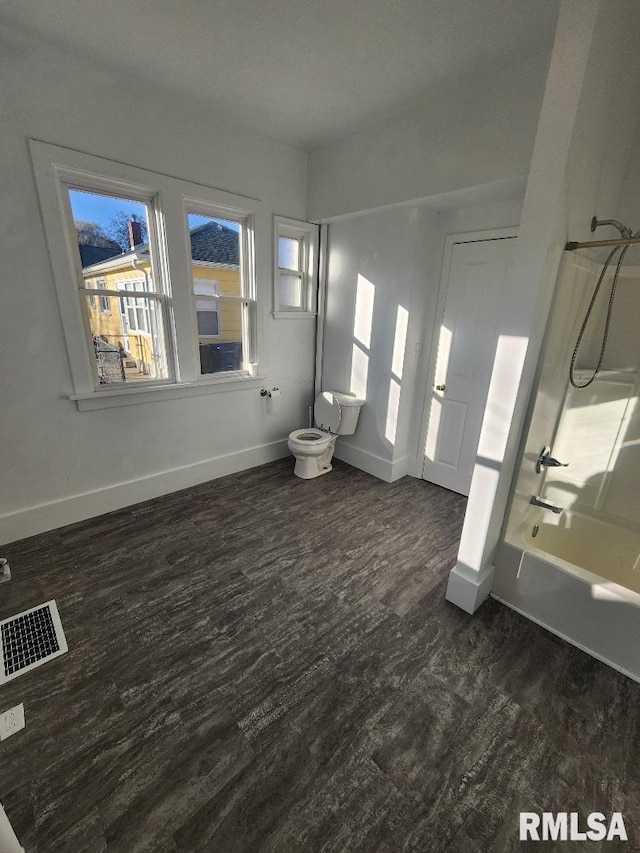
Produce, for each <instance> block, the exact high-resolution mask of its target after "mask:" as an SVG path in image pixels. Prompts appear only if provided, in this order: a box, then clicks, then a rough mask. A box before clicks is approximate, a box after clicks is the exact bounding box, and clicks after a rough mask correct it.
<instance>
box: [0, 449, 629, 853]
mask: <svg viewBox="0 0 640 853" xmlns="http://www.w3.org/2000/svg"><path fill="white" fill-rule="evenodd" d="M292 467H293V466H292V460H283V461H281V462H276V463H273V464H271V465H267V466H264V467H262V468H256V469H253V470H251V471H246V472H243V473H241V474H236V475H233V476H230V477H226V478H224V479H220V480H216V481H214V482H211V483H208V484H205V485H202V486H199V487H196V488H193V489H189V490H187V491H183V492H180V493H177V494H173V495H168V496H166V497H163V498H161V499H158V500H154V501H150V502H147V503H144V504H140V505H138V506H134V507H131V508H129V509H127V510H122V511H120V512H116V513H112V514H110V515H108V516H104V517H101V518H98V519H94V520H92V521H88V522H83V523H81V524H76V525H73V526H71V527H67V528H64V529H61V530H57V531H54V532H52V533H48V534H44V535H42V536H38V537H34V538H32V539H29V540H24V541H22V542H18V543H14V544H13V545H9V546H6V547H4V548H3V549H2V553H3V555H4V556H7V557H9V559H10V562H11V566H12V569H13V575H14V580H13V581H12V582H11V583H10V584H7V585H4V586H0V618H6V617H7V616H10V615H12V614H14V613H17V612H19V611H20V610H23V609H26V608H28V607H32V606H35V605H37V604H39V603H41V602H44V601H46V600H48V599H50V598H55V599H56V600H57V602H58V607H59V610H60V614H61V617H62V621H63V624H64V627H65V631H66V635H67V640H68V643H69V652H68V654H66V655H64V656H62V657H60V658H58V659H56V660H54V661H51V662H49V663H47V664H45V665H43V666H42V667H40V668H39V669H36V670H34V671H33V672H30V673H27V674H25V675H23V676H20V677H19V678H17V679H16V680H15V681H13V682H10V683H9V684H7V685H5V686H3V687H2V688H0V711H4V710H6V709H7V708H9V707H11V706H13V705H14V704H16V703H18V702H24V705H25V711H26V729H25V731H23V732H20V733H19V734H17V735H15V736H13V737H12V738H10V739H8V740H5V741H3V742H2V744H0V766H1V770H0V800H2V802H3V803H4V805H5V808H6V810H7V813H8V815H9V817H10V819H11V821H12V823H13V825H14V828H15V830H16V832H17V833H18V837H19V838H20V839H21V842H22V843H23V845H24V846H25V848H26V850H27V851H28V853H58V851H61V853H63V851H69V853H98V851H105V850H108V851H113V853H116V851H118V853H139V851H153V853H169V851H181V853H199V851H202V852H203V853H263V851H264V853H266V852H267V851H269V853H290V851H291V853H293V851H296V853H314V851H323V853H347V851H349V852H351V851H363V853H400V852H401V851H415V853H429V851H435V853H441V851H452V853H467V851H469V853H471V851H473V853H478V851H491V852H492V853H494V852H495V853H501V851H512V850H526V849H534V850H535V849H537V846H538V845H536V846H534V845H533V844H530V843H529V844H526V843H525V844H521V843H519V841H518V813H519V811H521V810H523V811H543V810H552V811H558V810H561V811H579V812H581V813H583V814H586V813H588V812H591V811H601V812H604V813H606V814H610V813H611V812H612V811H621V812H622V813H623V815H624V817H625V821H626V826H627V830H628V832H629V843H627V844H622V843H616V842H610V843H607V842H603V843H602V844H600V843H591V842H583V843H577V844H575V843H574V844H572V843H571V842H567V843H566V844H562V845H559V849H562V850H565V849H566V850H573V849H577V850H580V851H587V850H600V849H601V850H603V851H615V850H626V851H629V850H637V849H639V847H638V844H639V839H640V835H639V830H638V827H639V826H640V727H639V715H640V685H638V684H636V683H634V682H632V681H630V680H628V679H627V678H625V677H623V676H622V675H619V674H618V673H616V672H614V671H613V670H611V669H609V668H607V667H606V666H604V665H602V664H599V663H598V662H596V661H595V660H593V659H592V658H590V657H588V656H587V655H585V654H583V653H582V652H580V651H578V650H577V649H575V648H573V647H571V646H569V645H567V644H565V643H563V642H562V641H560V640H558V639H556V638H555V637H553V636H551V635H550V634H548V633H547V632H545V631H544V630H542V629H541V628H538V627H537V626H535V625H533V624H532V623H531V622H528V621H527V620H525V619H524V618H522V617H520V616H518V615H517V614H515V613H513V612H511V611H510V610H508V609H507V608H506V607H503V606H501V605H499V604H497V603H496V602H494V601H492V600H489V601H487V602H485V604H483V606H482V607H481V609H480V610H479V612H478V613H477V614H476V616H475V617H470V616H468V615H466V614H465V613H463V612H462V611H460V610H458V609H457V608H456V607H454V606H452V605H450V604H448V603H447V602H445V600H444V590H445V586H446V576H447V572H448V570H449V569H450V567H451V566H452V565H453V563H454V561H455V554H456V550H457V541H458V537H459V535H460V529H461V523H462V517H463V513H464V506H465V502H464V499H463V498H461V497H460V496H458V495H455V494H453V493H451V492H448V491H446V490H444V489H440V488H438V487H437V486H434V485H431V484H429V483H426V482H424V481H419V480H414V479H410V478H405V479H403V480H401V481H399V482H396V483H394V484H385V483H382V482H380V481H378V480H375V479H374V478H372V477H370V476H368V475H367V474H364V473H362V472H360V471H356V470H355V469H352V468H349V467H348V466H346V465H344V464H341V463H336V466H335V469H334V471H333V472H332V473H331V474H329V475H328V476H325V477H321V478H319V479H317V480H311V481H306V482H305V481H301V480H298V479H297V478H295V477H294V476H293V474H292ZM629 641H630V642H638V638H637V637H634V638H630V639H629ZM543 846H544V845H543ZM546 846H547V847H549V846H550V845H546ZM554 849H555V847H554Z"/></svg>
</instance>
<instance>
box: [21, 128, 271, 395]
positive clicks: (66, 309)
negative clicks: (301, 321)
mask: <svg viewBox="0 0 640 853" xmlns="http://www.w3.org/2000/svg"><path fill="white" fill-rule="evenodd" d="M31 152H32V158H33V163H34V170H35V174H36V181H37V184H38V190H39V194H40V200H41V207H42V212H43V218H44V224H45V231H46V235H47V242H48V245H49V252H50V256H51V261H52V266H53V273H54V280H55V285H56V293H57V297H58V302H59V305H60V313H61V317H62V323H63V329H64V335H65V343H66V349H67V353H68V356H69V364H70V368H71V375H72V379H73V385H74V394H72V395H71V396H72V398H73V399H75V400H77V401H78V406H79V408H81V409H85V408H102V407H105V406H113V405H123V404H129V403H132V402H141V401H143V400H149V399H156V398H157V399H161V398H162V397H163V396H167V395H171V396H180V395H181V394H183V393H184V394H192V393H208V392H209V391H215V390H220V388H221V386H222V385H224V387H225V389H228V388H229V387H235V386H233V383H238V387H242V386H243V385H245V384H246V382H247V381H250V382H251V381H253V380H255V379H256V377H257V375H258V369H257V368H258V357H257V353H258V342H257V340H256V327H257V323H256V307H257V306H256V284H255V273H254V270H255V259H254V244H255V241H254V221H255V216H256V213H257V212H258V207H259V203H258V202H256V201H255V200H252V199H248V198H245V197H242V196H234V195H232V194H230V193H227V192H222V191H219V190H215V189H212V188H210V187H205V186H199V185H195V184H192V183H189V182H185V181H181V180H179V179H176V178H171V177H168V176H166V175H159V174H157V173H154V172H149V171H146V170H144V169H138V168H135V167H132V166H127V165H124V164H118V163H114V162H112V161H108V160H102V159H101V158H97V157H92V156H90V155H86V154H82V153H80V152H76V151H71V150H69V149H63V148H58V147H57V146H53V145H48V144H45V143H40V142H35V141H31ZM96 291H98V294H97V293H96ZM96 297H97V298H96ZM229 383H232V385H231V386H230V384H229Z"/></svg>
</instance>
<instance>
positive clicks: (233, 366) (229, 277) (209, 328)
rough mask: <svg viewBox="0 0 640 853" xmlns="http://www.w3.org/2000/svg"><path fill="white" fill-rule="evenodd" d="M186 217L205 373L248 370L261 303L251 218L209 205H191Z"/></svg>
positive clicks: (196, 326) (202, 372) (198, 334)
mask: <svg viewBox="0 0 640 853" xmlns="http://www.w3.org/2000/svg"><path fill="white" fill-rule="evenodd" d="M216 214H218V215H216ZM186 216H187V230H188V235H189V254H190V259H191V266H192V274H193V289H192V302H193V309H194V318H195V328H196V335H197V340H198V359H199V362H200V375H201V376H207V375H209V374H215V373H229V372H232V371H242V370H246V366H245V362H246V352H247V339H248V337H249V325H250V322H251V312H252V309H253V308H254V302H255V300H253V299H251V294H250V285H249V282H248V281H247V266H246V263H245V257H244V256H245V253H246V248H245V246H246V240H245V231H246V229H247V225H248V221H247V219H246V218H245V217H238V218H235V217H234V218H230V217H229V214H228V212H226V211H225V212H224V213H223V212H222V211H220V212H219V213H218V211H216V210H214V209H212V208H210V207H209V206H197V208H191V207H188V208H187V213H186Z"/></svg>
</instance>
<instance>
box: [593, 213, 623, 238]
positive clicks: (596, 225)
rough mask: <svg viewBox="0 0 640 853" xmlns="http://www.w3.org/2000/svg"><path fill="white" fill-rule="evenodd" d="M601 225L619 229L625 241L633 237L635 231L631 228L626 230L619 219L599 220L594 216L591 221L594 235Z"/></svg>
mask: <svg viewBox="0 0 640 853" xmlns="http://www.w3.org/2000/svg"><path fill="white" fill-rule="evenodd" d="M601 225H613V227H614V228H617V229H618V231H619V232H620V236H621V237H622V239H623V240H626V239H627V238H628V237H633V231H632V230H631V228H626V227H625V226H624V225H623V224H622V223H621V222H618V220H617V219H598V217H597V216H594V217H593V219H592V220H591V231H592V233H593V232H594V231H595V230H596V228H599V227H600V226H601Z"/></svg>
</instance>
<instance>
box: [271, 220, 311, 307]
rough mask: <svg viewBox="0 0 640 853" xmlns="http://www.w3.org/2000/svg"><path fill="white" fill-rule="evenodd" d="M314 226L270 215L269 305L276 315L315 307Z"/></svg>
mask: <svg viewBox="0 0 640 853" xmlns="http://www.w3.org/2000/svg"><path fill="white" fill-rule="evenodd" d="M317 263H318V228H317V226H316V225H312V224H310V223H308V222H299V221H297V220H292V219H283V218H282V217H279V216H276V217H274V273H273V291H274V292H273V303H274V305H273V307H274V312H275V314H276V316H301V315H307V314H314V313H315V311H316V289H317Z"/></svg>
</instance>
